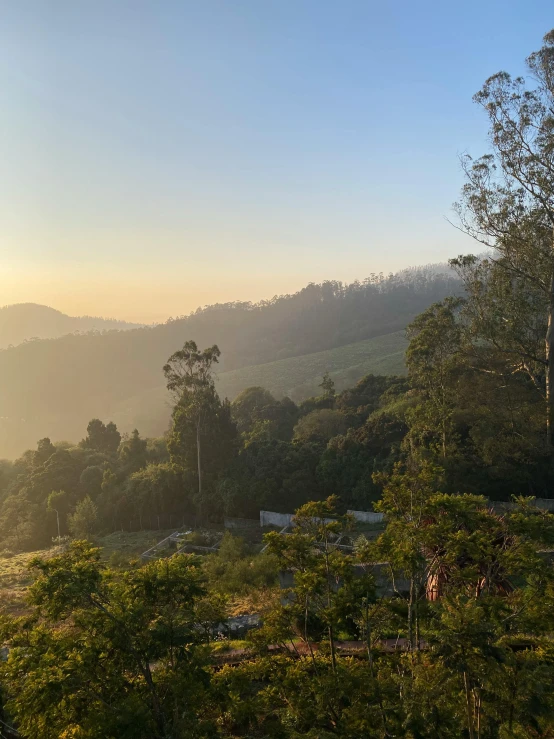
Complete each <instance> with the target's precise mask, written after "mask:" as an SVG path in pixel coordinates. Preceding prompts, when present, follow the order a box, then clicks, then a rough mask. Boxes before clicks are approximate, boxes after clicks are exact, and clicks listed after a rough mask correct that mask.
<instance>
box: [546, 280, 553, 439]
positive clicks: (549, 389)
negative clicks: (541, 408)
mask: <svg viewBox="0 0 554 739" xmlns="http://www.w3.org/2000/svg"><path fill="white" fill-rule="evenodd" d="M545 354H546V443H547V448H548V451H549V452H550V453H552V452H553V451H554V449H553V441H554V438H553V428H552V426H553V424H554V272H553V273H552V276H551V278H550V294H549V299H548V329H547V331H546V340H545Z"/></svg>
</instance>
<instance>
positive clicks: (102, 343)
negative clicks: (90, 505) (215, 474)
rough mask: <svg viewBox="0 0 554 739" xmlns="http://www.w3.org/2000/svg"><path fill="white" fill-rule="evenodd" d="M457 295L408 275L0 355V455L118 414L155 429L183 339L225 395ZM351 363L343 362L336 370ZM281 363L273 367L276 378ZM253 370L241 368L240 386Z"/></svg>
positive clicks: (424, 276)
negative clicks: (215, 372)
mask: <svg viewBox="0 0 554 739" xmlns="http://www.w3.org/2000/svg"><path fill="white" fill-rule="evenodd" d="M459 290H460V283H459V282H457V281H456V280H454V279H453V278H452V276H451V275H446V274H438V275H437V274H433V273H429V272H426V271H425V270H420V271H417V270H412V271H411V272H407V273H400V274H399V275H391V276H390V277H388V278H373V279H370V280H367V281H365V282H363V283H353V284H352V285H346V286H345V285H343V284H341V283H338V282H329V283H323V284H321V285H314V284H311V285H308V286H307V287H306V288H304V289H303V290H301V291H300V292H298V293H296V294H294V295H287V296H281V297H277V298H274V299H273V300H271V301H264V302H262V303H259V304H255V305H253V304H250V303H231V304H226V305H216V306H211V307H208V308H205V309H202V310H198V311H196V312H195V313H193V314H192V315H190V316H187V317H184V318H179V319H176V320H171V321H168V322H167V323H165V324H163V325H159V326H154V327H146V328H136V329H132V330H128V331H107V332H104V333H91V334H85V335H71V334H70V335H66V336H63V337H61V338H58V339H51V340H44V341H30V342H26V343H23V344H21V345H19V346H16V347H13V348H10V349H4V350H0V457H2V456H7V457H13V456H17V455H19V454H21V453H22V452H23V451H24V450H25V449H26V448H29V447H34V446H35V444H36V442H37V440H38V439H40V438H42V437H44V436H49V437H50V438H51V439H58V440H60V439H68V440H79V439H80V438H82V437H83V435H84V430H85V428H86V424H87V422H88V421H89V420H90V419H91V418H94V417H97V418H102V419H104V420H109V419H110V418H111V417H112V415H113V414H114V413H119V412H120V411H121V410H122V409H123V408H126V409H130V410H129V412H126V417H127V418H129V417H135V418H137V421H136V423H135V422H130V423H129V425H127V423H125V424H123V423H121V430H122V431H130V430H132V428H133V427H134V426H135V425H138V427H139V429H140V430H141V431H142V432H143V433H148V434H149V433H154V429H156V430H159V423H158V420H157V419H158V418H160V415H159V411H158V410H156V409H157V408H158V406H157V405H156V403H157V401H156V402H153V403H151V402H149V401H148V398H149V397H150V394H153V396H152V397H154V398H155V397H159V396H157V393H159V390H158V389H159V388H160V386H161V385H162V383H163V374H162V367H163V365H164V363H165V362H166V360H167V358H168V357H169V356H170V355H171V354H172V353H173V352H174V351H175V350H176V349H178V348H180V347H181V346H182V345H183V343H184V342H185V341H187V340H188V339H194V340H195V341H196V342H197V343H198V345H199V346H200V347H205V346H209V345H211V344H218V345H219V347H220V349H221V352H222V357H221V364H220V365H219V367H218V369H219V373H220V375H221V377H222V380H221V381H222V382H228V383H229V385H228V387H229V389H228V390H227V389H226V390H225V392H227V393H228V394H231V395H232V394H233V392H234V388H235V387H238V386H239V385H243V386H244V383H243V382H242V381H241V382H239V383H238V384H237V382H238V380H237V376H235V375H229V376H228V378H227V379H226V380H224V379H223V375H224V374H226V373H227V372H231V371H238V370H240V369H241V368H247V367H252V366H254V365H261V364H264V365H265V364H270V363H275V362H279V361H282V360H286V359H288V358H293V357H301V356H306V355H313V354H316V353H318V352H325V351H327V350H333V349H338V348H340V347H342V348H344V347H347V346H350V345H352V344H355V343H358V342H363V341H367V340H369V339H374V338H376V337H381V336H385V335H389V334H393V333H394V332H397V331H400V330H402V329H404V328H405V327H406V325H407V324H408V323H409V322H410V321H411V320H412V319H413V318H414V317H415V316H416V315H417V314H418V313H420V312H421V311H422V310H424V309H425V308H427V307H428V306H429V305H430V304H431V303H433V302H435V301H437V300H441V299H442V298H444V297H446V296H447V295H451V294H453V293H454V292H456V291H459ZM343 350H344V349H343ZM384 353H385V354H386V353H387V352H384ZM355 364H359V362H351V361H350V360H348V361H347V364H346V365H344V366H343V365H340V366H337V370H336V371H339V370H340V371H343V370H345V369H347V368H348V367H352V366H354V365H355ZM295 366H296V365H295ZM288 367H289V365H287V364H283V365H280V364H277V365H276V368H275V372H288V369H287V368H288ZM325 369H326V368H324V369H323V371H325ZM328 369H330V370H331V371H333V369H332V367H329V368H328ZM321 370H322V367H321V366H320V365H318V367H317V371H315V373H312V374H310V373H308V374H307V375H306V374H305V373H304V374H302V373H301V372H300V371H298V372H297V376H295V377H294V376H292V377H291V376H286V375H285V376H286V379H283V380H282V381H281V380H280V381H279V383H276V384H275V389H276V391H277V392H279V390H280V389H283V391H287V392H288V391H291V392H292V391H294V389H295V388H299V387H300V386H302V385H303V384H305V383H311V384H312V385H313V381H314V378H315V377H317V376H320V375H321V374H322V371H321ZM266 371H268V370H266ZM271 371H272V372H273V370H271ZM275 372H274V375H273V376H275ZM295 372H296V370H295ZM255 374H256V373H255V372H253V370H249V380H248V382H247V384H253V382H254V377H255ZM361 374H363V372H362V373H361ZM271 382H273V380H271ZM316 384H317V383H316ZM305 391H306V389H304V390H300V391H299V392H300V393H303V392H305ZM308 394H309V393H308ZM137 397H139V398H141V401H140V403H139V404H138V405H137V402H136V401H135V398H137ZM162 430H163V428H162Z"/></svg>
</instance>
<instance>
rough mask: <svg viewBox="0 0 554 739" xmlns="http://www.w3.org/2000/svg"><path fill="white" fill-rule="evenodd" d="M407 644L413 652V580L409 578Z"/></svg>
mask: <svg viewBox="0 0 554 739" xmlns="http://www.w3.org/2000/svg"><path fill="white" fill-rule="evenodd" d="M408 644H409V648H410V652H413V650H414V578H413V576H412V577H410V598H409V600H408Z"/></svg>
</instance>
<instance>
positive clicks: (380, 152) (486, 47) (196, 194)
mask: <svg viewBox="0 0 554 739" xmlns="http://www.w3.org/2000/svg"><path fill="white" fill-rule="evenodd" d="M0 9H1V11H2V16H1V17H2V23H1V25H0V89H1V94H0V106H1V115H2V127H1V129H0V156H1V159H2V168H1V170H0V214H1V219H2V232H1V235H0V256H1V259H0V304H8V303H15V302H39V303H46V304H48V305H51V306H52V307H55V308H58V309H60V310H63V311H65V312H67V313H70V314H85V313H86V314H90V315H104V316H113V317H117V318H126V319H129V320H139V321H155V320H163V319H165V318H166V317H167V316H169V315H179V314H183V313H187V312H189V311H190V310H191V309H194V308H196V307H197V306H198V305H203V304H207V303H214V302H224V301H227V300H233V299H254V300H257V299H260V298H266V297H271V296H272V295H274V294H279V293H285V292H291V291H294V290H296V289H298V288H300V287H302V286H303V285H304V284H306V283H307V282H309V281H321V280H323V279H341V280H345V281H351V280H354V279H363V278H364V277H366V276H367V275H369V274H370V273H372V272H379V271H384V272H388V271H395V270H397V269H401V268H402V267H405V266H408V265H417V264H424V263H428V262H437V261H443V260H445V259H447V258H448V257H450V256H454V255H456V254H458V253H460V252H464V251H465V252H467V251H472V250H473V249H474V248H475V247H474V246H473V245H472V243H471V242H470V241H469V240H468V239H467V238H465V237H463V236H462V235H461V234H459V233H458V232H457V231H456V230H455V229H454V228H453V227H452V226H450V225H449V224H448V223H447V221H446V217H452V212H451V205H452V203H453V201H455V200H456V198H457V196H458V192H459V189H460V186H461V184H462V175H461V172H460V167H459V163H458V157H459V154H460V153H461V152H463V151H469V153H471V154H472V155H480V154H482V153H484V152H485V151H486V149H487V126H486V120H485V117H484V114H483V113H482V112H481V111H480V110H479V109H478V108H477V106H475V105H474V104H473V103H472V100H471V97H472V95H473V94H474V93H475V92H476V91H477V90H478V89H479V88H480V86H481V84H482V83H483V82H484V80H485V79H486V78H487V77H488V76H489V75H491V74H493V73H494V72H496V71H498V70H500V69H506V70H507V71H510V72H512V73H514V74H519V73H522V72H524V59H525V57H526V56H527V55H528V54H529V53H530V52H531V51H533V50H534V49H536V48H538V47H539V46H540V44H541V39H542V36H543V35H544V33H546V32H547V31H548V30H549V29H550V28H551V27H552V26H554V12H553V10H554V8H553V6H552V0H526V1H524V0H518V1H517V2H516V1H515V0H480V1H479V2H477V0H466V2H464V3H458V2H456V3H455V2H451V1H450V2H449V1H448V0H446V1H445V0H442V2H439V1H438V0H436V1H435V0H433V1H428V0H421V1H420V2H418V3H414V2H411V1H410V0H395V1H394V2H392V1H391V0H389V1H388V2H387V0H381V1H380V2H376V1H375V0H364V1H362V0H341V1H339V0H194V1H193V0H150V1H143V0H78V1H77V2H75V0H17V2H12V0H1V1H0Z"/></svg>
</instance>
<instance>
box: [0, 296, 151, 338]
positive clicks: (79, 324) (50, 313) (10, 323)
mask: <svg viewBox="0 0 554 739" xmlns="http://www.w3.org/2000/svg"><path fill="white" fill-rule="evenodd" d="M139 325H141V324H138V323H128V322H127V321H118V320H116V319H113V318H98V317H94V316H67V315H66V314H65V313H62V312H61V311H59V310H55V309H54V308H49V307H48V306H46V305H37V304H36V303H18V304H17V305H5V306H4V307H2V308H0V348H6V347H9V346H16V345H17V344H21V343H22V342H24V341H34V340H36V339H56V338H58V337H60V336H64V335H65V334H71V333H74V332H76V331H79V332H81V333H87V332H89V331H114V330H118V331H122V330H126V329H130V328H138V327H139Z"/></svg>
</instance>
